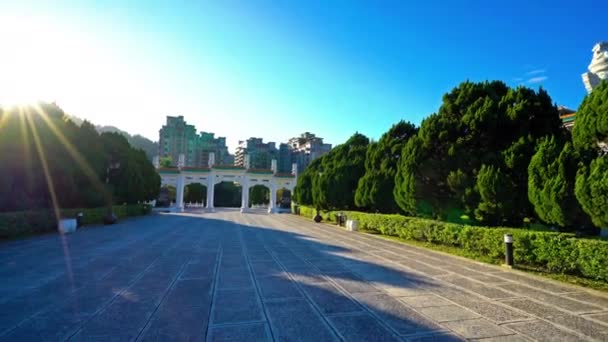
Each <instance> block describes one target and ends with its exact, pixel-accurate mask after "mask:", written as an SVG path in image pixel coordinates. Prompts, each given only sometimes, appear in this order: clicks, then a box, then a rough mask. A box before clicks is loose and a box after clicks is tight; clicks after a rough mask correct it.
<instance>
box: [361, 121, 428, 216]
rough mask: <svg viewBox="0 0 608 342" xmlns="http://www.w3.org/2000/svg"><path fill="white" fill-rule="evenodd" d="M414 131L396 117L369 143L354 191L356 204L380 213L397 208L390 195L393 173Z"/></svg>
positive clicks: (413, 128)
mask: <svg viewBox="0 0 608 342" xmlns="http://www.w3.org/2000/svg"><path fill="white" fill-rule="evenodd" d="M416 132H417V129H416V127H415V126H414V125H413V124H411V123H409V122H405V121H399V122H398V123H397V124H395V125H393V126H392V127H391V128H390V129H389V130H388V132H386V133H384V134H383V135H382V137H381V138H380V140H379V141H378V142H377V143H371V144H369V146H368V148H367V153H366V158H365V175H364V176H363V177H361V179H359V182H358V186H357V191H356V193H355V204H356V205H357V206H358V207H361V208H367V209H369V210H372V211H377V212H383V213H396V212H398V211H399V206H398V205H397V203H396V202H395V198H394V196H393V188H394V187H395V173H396V171H397V165H398V163H399V159H400V158H401V152H402V150H403V147H404V145H405V144H406V143H407V141H408V140H409V139H410V138H411V137H412V136H414V135H415V134H416Z"/></svg>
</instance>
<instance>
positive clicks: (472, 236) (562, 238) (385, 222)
mask: <svg viewBox="0 0 608 342" xmlns="http://www.w3.org/2000/svg"><path fill="white" fill-rule="evenodd" d="M313 212H314V210H313V209H312V208H306V207H301V208H300V214H301V215H302V216H306V217H312V216H311V215H312V214H313ZM336 214H337V212H322V213H321V216H322V217H323V220H325V221H332V222H335V215H336ZM345 214H346V215H347V216H348V218H349V219H355V220H357V221H359V227H360V228H361V229H364V230H368V231H375V232H377V233H381V234H384V235H390V236H398V237H400V238H403V239H406V240H416V241H423V242H429V243H433V244H438V245H445V246H452V247H457V248H459V249H462V250H463V251H466V252H468V253H469V254H470V255H472V256H476V257H485V258H489V259H491V260H493V261H494V262H496V263H501V262H503V260H504V244H503V236H504V234H506V233H509V234H511V235H513V244H514V247H515V248H514V252H515V255H514V256H515V264H516V265H521V266H532V267H539V268H543V269H545V270H546V271H548V272H552V273H563V274H574V275H578V276H582V277H586V278H590V279H596V280H602V281H608V267H606V265H608V240H600V239H585V238H575V236H574V234H569V233H555V232H548V231H531V230H524V229H514V228H493V229H490V228H489V227H472V226H466V225H461V224H454V223H447V222H441V221H434V220H428V219H421V218H415V217H406V216H401V215H386V214H368V213H361V212H354V211H348V212H345Z"/></svg>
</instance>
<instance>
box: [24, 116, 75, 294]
mask: <svg viewBox="0 0 608 342" xmlns="http://www.w3.org/2000/svg"><path fill="white" fill-rule="evenodd" d="M25 117H26V119H27V121H28V124H29V126H30V130H31V131H32V136H33V138H34V144H35V146H36V151H37V153H38V158H40V162H41V164H42V169H43V171H44V177H45V179H46V184H47V187H48V188H49V194H50V195H51V202H52V205H53V211H54V213H55V217H56V219H57V224H60V221H61V212H60V209H59V202H58V201H57V194H56V193H55V185H54V183H53V179H52V177H51V174H50V170H49V167H48V163H47V159H46V154H45V153H44V150H43V149H42V144H41V142H40V136H39V135H38V130H37V129H36V124H35V123H34V121H33V120H32V118H31V116H30V115H29V113H27V112H26V113H25ZM61 244H62V247H63V254H64V258H65V266H66V272H67V274H68V277H69V279H70V286H72V287H74V276H73V273H72V258H71V256H70V249H69V247H68V243H67V241H66V237H65V236H64V235H61Z"/></svg>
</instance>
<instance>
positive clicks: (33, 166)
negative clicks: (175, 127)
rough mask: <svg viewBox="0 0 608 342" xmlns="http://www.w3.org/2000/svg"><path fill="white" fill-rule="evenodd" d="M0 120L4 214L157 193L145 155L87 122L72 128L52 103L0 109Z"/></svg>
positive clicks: (130, 199)
mask: <svg viewBox="0 0 608 342" xmlns="http://www.w3.org/2000/svg"><path fill="white" fill-rule="evenodd" d="M0 122H1V123H2V134H0V146H2V149H3V151H2V153H0V208H1V209H0V210H2V211H17V210H27V209H44V208H54V207H59V208H75V207H98V206H103V205H107V204H109V203H110V201H113V202H114V203H137V202H139V201H145V200H151V199H154V198H155V197H156V195H157V194H158V191H159V188H160V177H159V176H158V175H157V174H156V172H155V170H154V167H153V166H152V164H151V163H150V161H149V160H148V158H147V157H146V155H145V153H144V152H143V151H141V150H136V149H133V148H132V147H131V146H130V145H129V144H128V142H127V141H126V139H125V138H124V137H122V136H120V135H114V134H110V133H107V134H106V133H104V134H101V135H99V134H98V133H97V131H96V130H95V127H94V126H93V125H91V124H90V123H88V122H86V121H85V122H83V123H82V125H80V126H77V125H75V124H74V123H73V122H72V121H71V120H69V118H68V117H67V116H66V115H65V113H64V112H63V110H61V108H59V107H58V106H56V105H54V104H48V103H40V104H37V105H32V106H24V107H13V108H0ZM110 164H114V165H115V166H117V167H116V168H113V169H108V167H109V166H110ZM108 176H109V177H108ZM106 178H108V184H106Z"/></svg>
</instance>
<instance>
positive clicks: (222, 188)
mask: <svg viewBox="0 0 608 342" xmlns="http://www.w3.org/2000/svg"><path fill="white" fill-rule="evenodd" d="M241 193H242V187H241V186H238V185H236V184H235V183H234V182H221V183H219V184H216V185H215V191H214V196H215V198H214V206H216V207H228V208H238V207H240V206H241Z"/></svg>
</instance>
